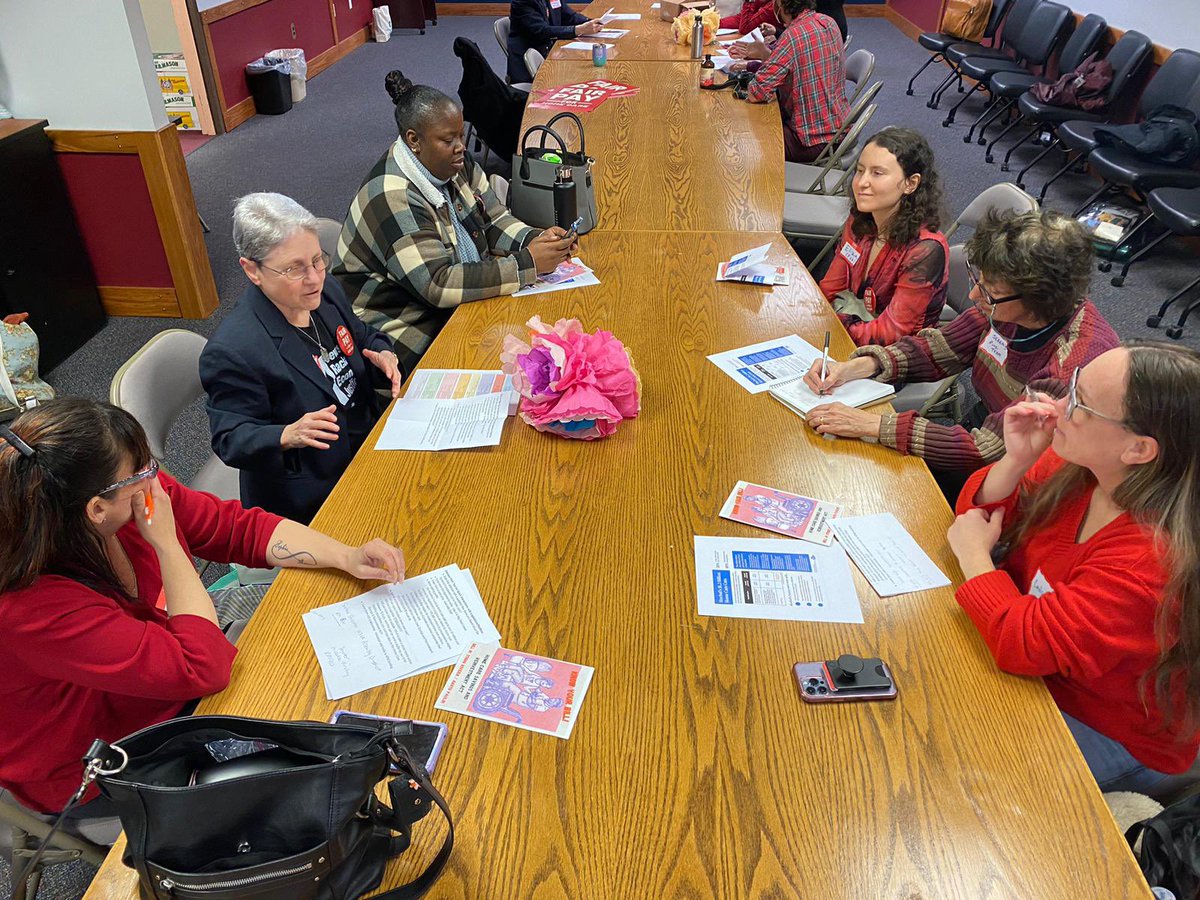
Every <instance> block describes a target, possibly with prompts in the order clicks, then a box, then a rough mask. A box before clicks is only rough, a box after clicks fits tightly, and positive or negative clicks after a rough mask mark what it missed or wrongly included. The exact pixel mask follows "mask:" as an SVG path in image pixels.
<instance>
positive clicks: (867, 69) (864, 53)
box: [846, 38, 882, 106]
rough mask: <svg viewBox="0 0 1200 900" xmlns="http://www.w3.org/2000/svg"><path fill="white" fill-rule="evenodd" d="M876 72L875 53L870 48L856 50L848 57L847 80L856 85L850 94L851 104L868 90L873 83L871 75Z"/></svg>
mask: <svg viewBox="0 0 1200 900" xmlns="http://www.w3.org/2000/svg"><path fill="white" fill-rule="evenodd" d="M847 40H849V38H847ZM874 74H875V54H874V53H872V52H871V51H870V50H855V51H854V52H853V53H851V54H850V55H849V56H847V57H846V80H847V81H849V82H850V83H851V84H853V85H854V93H853V94H851V95H850V105H851V106H853V105H854V103H855V102H856V101H857V100H858V98H859V95H860V94H862V92H863V91H864V90H866V88H867V85H868V84H870V83H871V76H872V75H874ZM881 83H882V82H881Z"/></svg>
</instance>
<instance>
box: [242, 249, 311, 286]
mask: <svg viewBox="0 0 1200 900" xmlns="http://www.w3.org/2000/svg"><path fill="white" fill-rule="evenodd" d="M255 262H256V263H258V264H259V265H260V266H262V267H263V268H264V269H266V270H267V271H268V272H274V273H275V274H276V275H282V276H283V277H284V278H286V279H287V280H288V281H303V280H304V279H305V277H306V276H307V275H308V270H309V269H312V270H313V271H314V272H317V273H318V274H320V273H321V272H324V271H325V270H326V269H328V268H329V254H328V253H324V252H323V253H322V254H321V255H320V256H318V257H317V258H316V259H314V260H313V261H312V262H311V263H309V264H308V265H300V266H288V267H287V268H286V269H284V270H282V271H280V270H279V269H272V268H271V267H270V266H268V265H267V264H266V263H265V262H263V261H262V260H261V259H256V260H255Z"/></svg>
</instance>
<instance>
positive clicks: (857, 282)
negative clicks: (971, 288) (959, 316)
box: [821, 220, 950, 347]
mask: <svg viewBox="0 0 1200 900" xmlns="http://www.w3.org/2000/svg"><path fill="white" fill-rule="evenodd" d="M874 242H875V239H874V238H873V237H871V236H870V235H867V236H865V237H861V238H856V237H855V236H854V233H853V232H852V231H851V230H850V222H849V221H848V220H847V222H846V226H845V228H843V229H842V237H841V240H839V241H838V246H837V251H836V252H835V253H834V255H833V262H831V263H830V264H829V271H827V272H826V273H825V277H824V278H822V279H821V292H822V293H823V294H825V298H826V299H827V300H830V301H832V300H833V298H834V297H835V296H836V295H837V293H838V291H845V290H849V291H853V292H854V294H855V296H857V297H861V298H862V299H863V300H864V301H865V304H866V307H867V310H868V311H869V312H871V313H873V314H874V315H875V318H874V319H872V320H871V321H870V322H863V321H862V320H860V319H859V318H857V317H855V316H847V315H839V316H838V318H839V319H841V320H842V324H843V325H845V326H846V330H847V331H848V332H850V337H851V339H852V340H853V341H854V343H856V344H858V346H860V347H861V346H863V345H864V344H881V345H884V346H887V345H888V344H894V343H896V341H898V340H900V338H902V337H904V336H905V335H909V334H916V333H917V332H918V331H920V330H921V329H922V328H933V327H936V326H937V324H938V317H939V316H941V314H942V307H943V306H945V305H946V292H947V291H948V289H949V287H950V248H949V247H948V246H947V244H946V238H945V237H944V236H943V235H942V233H941V232H940V231H930V230H929V229H927V228H924V227H922V228H921V231H920V233H919V234H918V235H917V239H916V240H915V241H912V242H911V243H909V244H905V245H904V246H903V247H896V246H893V245H892V244H885V245H884V247H883V249H882V250H880V251H879V255H878V256H876V257H875V264H874V265H873V266H871V270H870V272H868V271H867V261H868V260H869V259H870V257H871V245H872V244H873V243H874Z"/></svg>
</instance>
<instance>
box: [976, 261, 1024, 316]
mask: <svg viewBox="0 0 1200 900" xmlns="http://www.w3.org/2000/svg"><path fill="white" fill-rule="evenodd" d="M967 278H968V279H970V281H971V287H972V288H979V293H981V294H983V299H984V300H985V301H986V302H987V305H988V306H996V305H997V304H999V303H1011V302H1012V301H1014V300H1020V299H1021V295H1020V294H1009V295H1008V296H1007V297H993V296H992V295H991V293H990V292H989V291H988V289H987V288H985V287H984V286H983V281H982V280H981V279H982V275H981V274H980V273H979V272H977V271H976V270H975V267H974V266H972V265H970V264H969V263H968V265H967Z"/></svg>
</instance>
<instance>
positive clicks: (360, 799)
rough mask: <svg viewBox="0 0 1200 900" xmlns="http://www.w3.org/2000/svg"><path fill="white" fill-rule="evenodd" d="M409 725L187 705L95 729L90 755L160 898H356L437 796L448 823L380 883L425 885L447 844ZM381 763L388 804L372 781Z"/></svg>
mask: <svg viewBox="0 0 1200 900" xmlns="http://www.w3.org/2000/svg"><path fill="white" fill-rule="evenodd" d="M411 730H412V723H411V722H394V723H389V722H382V723H381V725H380V728H379V729H378V730H376V729H374V728H371V727H369V726H357V725H325V724H318V723H315V722H275V721H268V720H263V719H244V718H237V717H233V716H191V717H187V718H179V719H172V720H170V721H168V722H162V723H160V724H158V725H152V726H151V727H149V728H144V729H142V730H141V731H139V732H137V733H135V734H132V735H130V736H129V737H127V738H124V739H122V740H119V741H117V742H115V743H114V744H111V745H110V744H105V743H104V742H102V741H97V742H96V744H94V745H93V746H92V749H91V750H89V752H88V757H87V760H86V762H87V764H88V768H89V771H90V772H92V774H93V777H95V779H96V783H97V785H98V786H99V788H100V792H101V793H102V794H103V795H104V796H106V797H108V798H110V799H111V800H112V801H113V802H114V803H115V805H116V807H117V810H118V813H119V815H120V817H121V825H122V826H123V827H124V829H125V836H126V840H127V843H126V848H125V855H124V862H125V864H126V865H127V866H130V867H131V868H134V869H137V872H138V876H139V887H140V892H141V896H142V897H143V898H155V900H179V898H201V897H203V898H206V900H233V898H253V900H343V898H346V900H353V898H357V897H360V896H362V895H364V894H366V893H368V892H370V891H372V890H374V889H375V888H377V887H378V886H379V883H380V881H381V879H382V878H383V872H384V868H385V867H386V865H387V862H388V860H389V859H392V858H393V857H395V856H398V855H400V854H401V853H403V852H404V851H405V850H407V849H408V846H409V839H410V833H411V826H412V824H413V823H414V822H416V821H418V820H419V819H421V818H423V817H424V816H425V815H426V813H428V812H429V810H430V807H431V806H433V805H434V804H436V805H437V806H438V807H439V808H440V809H441V811H442V812H443V813H444V814H445V816H446V821H447V822H448V823H449V831H448V834H447V836H446V839H445V841H444V843H443V844H442V848H441V850H440V851H438V853H437V855H436V857H435V858H434V860H433V862H431V863H430V864H429V866H428V868H426V869H425V871H424V872H423V873H422V874H421V875H420V876H419V877H418V878H416V879H415V880H414V881H412V882H410V883H409V884H406V885H404V886H403V887H399V888H396V889H394V890H392V891H389V892H387V893H386V894H381V895H379V896H380V897H381V898H388V900H400V898H411V897H419V896H421V895H422V894H423V893H425V891H426V890H428V889H429V887H430V886H431V885H432V884H433V882H434V881H436V880H437V878H438V876H439V875H440V874H441V871H442V868H443V867H444V866H445V864H446V861H447V860H448V859H449V857H450V852H451V850H452V848H453V846H454V823H453V821H452V819H451V816H450V810H449V809H448V808H447V806H446V801H445V800H444V799H442V796H441V795H440V794H439V793H438V792H437V791H436V790H435V789H434V787H433V785H432V784H430V782H429V775H428V773H427V772H426V771H425V769H424V766H422V765H421V763H419V762H416V761H414V760H413V759H412V758H411V756H410V755H409V753H408V751H407V749H406V748H405V747H404V745H403V743H402V741H403V737H404V735H405V734H408V733H411ZM390 763H392V764H395V765H396V766H397V767H398V768H399V774H397V775H396V776H395V777H392V778H390V779H389V780H388V783H387V787H388V793H389V797H390V802H391V805H390V806H389V805H388V804H385V803H383V802H381V801H380V800H379V799H378V798H377V797H376V796H375V785H376V784H377V783H378V782H380V781H383V780H384V779H387V777H388V768H389V764H390ZM86 780H87V776H86V775H85V781H86Z"/></svg>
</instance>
